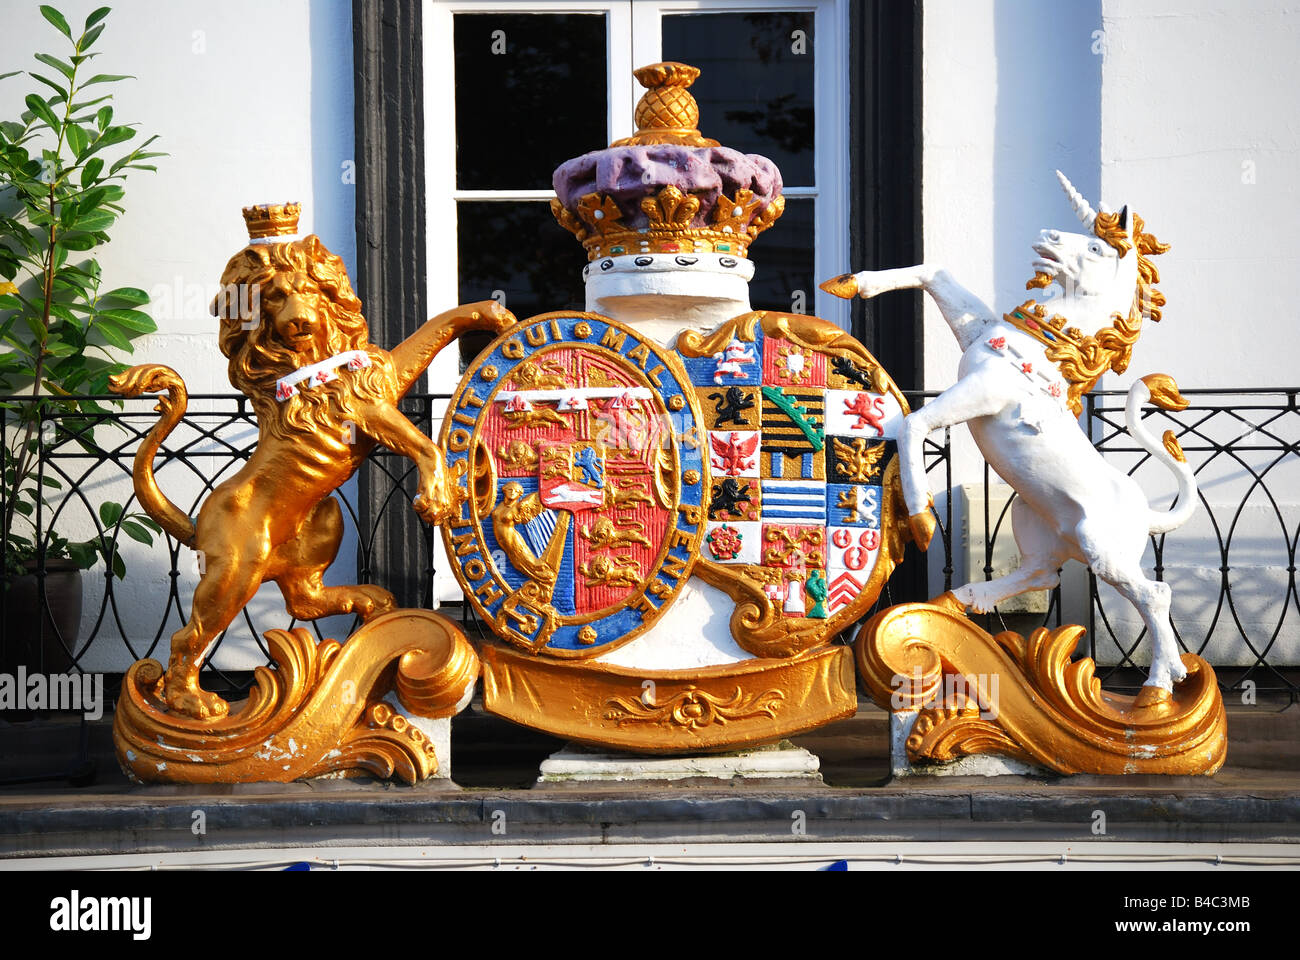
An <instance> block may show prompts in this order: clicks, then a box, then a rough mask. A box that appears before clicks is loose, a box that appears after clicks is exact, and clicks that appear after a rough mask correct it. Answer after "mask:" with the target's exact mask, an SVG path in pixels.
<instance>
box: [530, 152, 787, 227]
mask: <svg viewBox="0 0 1300 960" xmlns="http://www.w3.org/2000/svg"><path fill="white" fill-rule="evenodd" d="M647 173H648V174H649V176H646V174H647ZM551 182H552V184H553V186H554V187H555V193H556V195H557V196H558V197H559V198H560V202H561V203H562V204H564V206H565V207H567V208H568V209H569V210H576V209H577V205H578V200H579V199H580V198H581V197H583V196H585V195H586V194H589V193H595V194H599V195H601V196H608V197H610V198H612V199H613V201H614V202H615V203H616V204H618V208H619V210H620V211H621V212H622V214H623V223H624V224H626V225H627V226H629V227H632V228H633V229H638V230H639V229H642V228H643V227H645V226H646V225H647V224H648V223H649V219H650V218H649V217H647V216H646V214H645V213H644V212H643V211H642V210H641V201H642V199H643V198H645V197H652V196H654V195H656V194H657V193H658V192H659V191H660V190H662V189H663V188H664V187H667V186H675V187H677V189H679V190H681V191H682V193H684V194H687V195H694V196H697V197H699V198H700V209H699V211H698V212H697V213H696V215H695V217H694V218H693V219H692V220H691V226H694V227H703V226H708V225H709V224H711V223H712V222H713V209H714V207H715V206H716V205H717V202H718V197H719V196H720V195H725V196H727V197H729V198H731V199H732V200H734V199H735V198H736V191H738V190H752V191H753V192H754V199H755V200H760V201H762V204H763V206H762V207H760V208H759V209H760V210H761V209H763V208H764V207H766V206H767V205H768V204H769V203H771V202H772V201H773V200H775V199H776V198H777V197H779V196H780V195H781V171H780V170H778V169H777V167H776V164H775V163H773V162H772V161H771V160H769V159H767V157H762V156H759V155H758V154H755V153H748V154H747V153H741V152H740V151H738V150H732V149H731V148H730V147H687V146H682V145H680V144H674V143H663V144H651V145H645V146H623V147H609V148H607V149H605V150H593V151H592V152H591V153H584V154H583V155H582V156H580V157H575V158H573V159H572V160H568V161H566V162H564V163H562V164H560V166H558V167H557V168H556V170H555V174H554V176H553V177H552V181H551Z"/></svg>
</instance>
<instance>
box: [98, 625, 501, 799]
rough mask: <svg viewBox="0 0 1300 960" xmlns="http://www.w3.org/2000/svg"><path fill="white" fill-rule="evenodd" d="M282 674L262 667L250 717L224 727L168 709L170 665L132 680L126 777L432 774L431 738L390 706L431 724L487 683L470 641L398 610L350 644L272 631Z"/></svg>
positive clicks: (229, 779)
mask: <svg viewBox="0 0 1300 960" xmlns="http://www.w3.org/2000/svg"><path fill="white" fill-rule="evenodd" d="M266 639H267V642H268V644H269V646H270V650H271V657H272V659H273V660H274V661H275V666H274V668H271V667H258V668H257V671H256V674H255V676H256V684H255V686H254V687H253V689H252V690H251V691H250V692H249V696H248V699H247V700H246V701H245V702H244V704H243V706H242V708H239V709H235V710H232V711H231V715H230V716H227V717H222V718H221V719H219V720H195V719H192V718H190V717H186V716H182V715H179V714H176V713H173V712H169V711H168V710H167V709H166V707H165V704H164V703H163V701H162V700H160V699H159V696H158V692H159V683H160V680H161V678H162V674H163V668H162V665H161V664H160V663H158V661H156V660H138V661H136V662H135V663H134V664H132V666H131V668H130V669H129V670H128V671H127V673H126V676H125V678H124V680H123V684H122V695H121V699H120V700H119V701H118V705H117V712H116V714H115V715H114V718H113V743H114V747H115V749H116V752H117V758H118V762H119V763H120V764H121V765H122V769H123V770H125V771H126V772H127V773H128V774H129V775H132V776H134V777H135V778H136V779H138V780H142V781H145V782H153V783H251V782H260V781H273V782H281V783H285V782H289V781H292V780H299V779H304V778H310V777H320V776H329V775H334V776H358V775H364V774H370V775H372V776H375V777H380V778H384V779H386V778H389V777H393V776H397V777H400V778H401V779H402V780H404V781H405V782H406V783H416V782H418V781H420V780H424V779H427V778H428V777H431V776H433V775H434V774H435V773H436V772H437V769H438V760H437V756H436V754H435V752H434V746H433V743H432V742H431V741H430V740H429V739H428V737H427V736H425V734H424V732H423V731H422V730H420V729H419V728H418V727H417V726H415V725H414V724H412V723H411V722H410V721H409V720H408V719H407V718H406V716H404V715H403V714H402V713H401V712H399V711H398V709H396V708H395V707H394V706H393V704H392V703H390V702H387V701H386V700H385V699H384V698H385V696H386V695H387V694H388V693H389V692H395V693H396V695H397V699H398V701H399V702H400V704H401V705H402V707H403V708H404V709H405V710H406V711H407V712H408V713H411V714H415V715H417V716H421V717H432V718H439V717H449V716H451V715H452V714H453V713H455V712H456V708H457V707H458V706H459V705H460V703H461V701H462V700H463V699H464V698H465V694H466V693H468V691H469V689H470V688H471V687H472V686H473V684H474V682H475V681H476V680H477V679H478V673H479V661H478V657H477V655H476V654H475V653H474V648H473V647H471V646H470V644H469V641H467V640H466V639H465V635H464V634H463V633H461V631H460V630H459V629H458V628H457V627H456V626H455V625H454V624H453V623H452V622H451V621H449V620H447V619H446V618H444V617H441V616H439V615H438V614H436V613H432V612H430V611H427V610H395V611H393V612H392V613H387V614H384V615H383V616H379V617H376V618H375V619H373V620H371V621H369V622H368V623H366V624H364V625H363V626H362V627H361V628H360V629H359V630H358V631H357V632H356V633H355V634H353V635H352V636H351V637H350V638H349V639H348V641H347V643H345V644H340V643H339V642H338V641H336V640H325V641H322V642H321V643H319V644H318V643H317V642H316V640H315V639H314V638H313V637H312V636H311V634H310V633H308V632H307V630H305V629H303V628H302V627H297V628H295V629H293V630H271V631H268V632H267V634H266Z"/></svg>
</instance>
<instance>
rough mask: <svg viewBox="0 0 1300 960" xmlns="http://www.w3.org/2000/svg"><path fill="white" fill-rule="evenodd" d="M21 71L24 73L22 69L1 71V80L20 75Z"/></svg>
mask: <svg viewBox="0 0 1300 960" xmlns="http://www.w3.org/2000/svg"><path fill="white" fill-rule="evenodd" d="M20 73H22V71H21V70H10V71H9V72H8V73H0V80H8V79H9V78H10V77H16V76H18V74H20ZM11 139H12V138H11Z"/></svg>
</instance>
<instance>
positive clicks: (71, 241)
mask: <svg viewBox="0 0 1300 960" xmlns="http://www.w3.org/2000/svg"><path fill="white" fill-rule="evenodd" d="M54 245H55V246H57V247H62V248H64V249H65V250H90V249H91V248H92V247H95V246H98V245H99V241H98V240H96V239H95V238H94V237H93V236H92V235H90V234H88V233H65V234H64V235H63V236H61V237H59V239H58V240H56V241H54Z"/></svg>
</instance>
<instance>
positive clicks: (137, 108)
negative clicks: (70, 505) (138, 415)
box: [0, 0, 356, 670]
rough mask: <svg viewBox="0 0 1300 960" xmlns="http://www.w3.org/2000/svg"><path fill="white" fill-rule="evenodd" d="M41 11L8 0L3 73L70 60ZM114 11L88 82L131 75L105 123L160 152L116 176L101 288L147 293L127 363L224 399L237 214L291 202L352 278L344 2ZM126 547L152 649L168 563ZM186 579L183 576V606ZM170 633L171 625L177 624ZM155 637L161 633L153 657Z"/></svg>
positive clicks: (249, 656) (249, 0)
mask: <svg viewBox="0 0 1300 960" xmlns="http://www.w3.org/2000/svg"><path fill="white" fill-rule="evenodd" d="M56 5H57V6H58V7H59V8H60V9H61V10H62V11H63V12H64V14H65V15H66V16H67V18H68V21H69V22H70V24H72V26H73V30H74V33H76V34H79V33H80V29H79V28H80V26H81V24H82V23H83V22H84V21H85V17H86V15H87V14H88V13H90V11H92V10H94V9H95V8H97V7H99V6H101V5H102V4H101V3H100V2H98V0H72V2H69V0H63V2H58V3H56ZM37 6H38V4H37V3H36V2H31V3H22V4H18V3H11V4H7V5H6V9H5V29H4V30H3V31H0V72H4V71H7V70H14V69H19V68H22V69H36V70H38V71H39V70H41V69H43V68H42V67H41V65H40V64H39V63H38V62H37V61H35V60H34V59H33V58H32V54H33V53H35V52H51V53H55V54H57V55H59V56H65V47H64V44H66V40H65V39H64V38H63V37H62V36H60V35H59V34H58V33H57V32H56V31H55V30H54V28H53V27H52V26H50V25H49V24H47V23H46V21H45V20H44V18H42V17H41V15H40V13H39V12H38V10H37ZM112 6H113V12H112V13H111V14H110V15H109V17H108V19H107V21H106V23H107V29H106V30H105V31H104V33H103V35H102V36H101V37H100V39H99V41H98V42H97V43H96V45H95V49H96V50H97V51H99V53H100V56H99V58H98V59H96V60H94V61H92V62H91V65H92V66H93V68H94V70H93V71H92V72H101V73H123V74H133V75H134V76H135V77H136V79H135V80H130V81H126V82H124V83H122V84H120V85H118V92H117V94H116V98H115V100H114V104H113V105H114V110H115V121H132V122H137V123H138V124H139V125H140V128H141V129H142V130H144V131H146V132H148V133H157V134H159V135H160V139H159V140H158V142H157V147H156V149H161V150H165V151H167V152H168V153H170V154H171V156H169V157H162V158H159V160H158V161H157V164H158V173H157V174H149V173H147V172H139V171H136V172H134V174H133V176H132V177H131V179H130V180H129V181H128V182H127V195H126V199H125V201H124V204H125V207H126V211H127V212H126V215H125V216H123V217H122V218H121V219H120V221H119V222H118V224H117V226H116V227H115V228H114V230H113V232H112V236H113V241H112V243H111V244H109V245H108V246H107V247H106V248H104V249H103V251H102V254H101V257H100V259H101V263H102V265H103V268H104V274H105V277H106V279H107V280H108V282H109V285H110V286H125V285H131V286H138V287H142V288H144V289H146V290H149V291H150V292H151V293H152V294H153V296H154V300H155V304H154V306H153V307H152V308H149V309H150V312H151V313H152V315H153V316H154V318H155V319H156V320H157V322H158V326H159V332H158V333H157V334H155V335H152V336H150V337H147V338H145V339H143V340H141V341H137V346H136V357H137V358H138V359H140V360H141V361H145V360H148V361H161V362H164V363H167V364H169V365H171V366H172V367H174V368H175V369H176V370H177V371H178V372H180V374H181V375H182V376H183V377H184V378H185V381H186V383H187V384H188V385H189V389H190V391H191V393H230V392H231V387H230V384H229V382H228V381H227V379H226V361H225V358H224V357H222V356H221V354H220V351H219V350H218V348H217V341H216V321H215V320H214V319H213V318H212V317H211V316H210V315H209V314H208V310H207V306H208V303H209V302H210V300H211V297H212V294H213V293H214V292H215V288H216V282H217V279H218V278H219V277H220V275H221V270H222V268H223V267H224V266H225V264H226V261H227V260H228V259H229V258H230V257H231V256H232V255H233V254H234V253H236V252H238V251H239V249H240V248H241V247H242V246H243V244H244V243H245V242H246V240H247V233H246V232H245V229H244V222H243V218H242V217H241V215H240V208H241V207H243V206H245V205H248V204H250V203H258V202H266V201H275V200H301V201H302V202H303V205H304V217H303V222H302V227H303V232H308V231H312V232H315V233H317V234H319V235H320V236H321V238H322V239H323V240H324V242H325V244H326V246H328V247H329V248H330V249H331V250H332V251H334V252H335V253H337V254H338V255H340V256H341V257H342V258H343V260H344V261H345V262H346V263H347V265H348V268H349V270H352V269H353V268H354V266H355V254H356V239H355V231H354V228H353V213H354V196H353V193H354V189H355V188H354V187H353V186H352V185H351V184H350V183H344V182H343V177H342V172H343V164H344V163H345V161H349V160H351V159H352V156H353V138H352V129H353V123H352V25H351V5H350V4H349V3H348V2H347V0H313V2H311V3H308V2H307V0H222V2H221V3H212V2H210V0H171V2H168V3H157V2H146V0H118V2H116V3H113V4H112ZM39 87H40V84H39V83H37V82H36V81H32V80H30V79H27V78H23V77H11V78H9V79H7V80H4V81H0V115H3V116H5V117H13V118H15V119H16V117H17V114H18V113H19V112H20V110H21V109H22V108H21V106H20V105H21V103H22V96H23V95H24V94H26V93H29V92H31V90H32V89H33V88H39ZM106 89H107V88H105V87H91V88H90V90H101V91H103V90H106ZM177 476H178V475H177ZM160 480H161V481H162V482H163V484H164V486H165V487H166V489H167V492H168V493H169V494H171V495H172V496H173V498H174V499H176V500H177V501H178V502H182V500H183V495H184V494H185V493H186V492H187V491H186V490H185V486H184V485H183V484H180V483H179V481H178V480H171V481H169V480H168V473H167V472H164V473H162V474H161V475H160ZM169 483H172V484H175V486H168V484H169ZM86 492H87V495H88V496H89V497H90V498H91V499H92V500H93V501H95V502H98V500H100V499H116V500H119V501H121V500H124V499H125V497H126V495H127V494H128V493H129V486H128V485H126V484H123V483H116V484H113V485H111V486H104V485H99V484H91V485H88V486H87V489H86ZM80 530H85V531H86V532H85V533H81V532H79V531H80ZM65 532H66V533H68V534H72V535H74V536H87V535H89V528H88V526H87V524H86V522H85V519H84V517H81V518H78V517H76V516H74V517H72V522H71V524H70V526H69V528H68V529H67V530H65ZM123 539H124V540H125V538H123ZM137 547H138V549H137ZM354 550H355V547H354V546H350V545H349V544H348V543H345V544H344V546H343V548H342V550H341V551H340V555H341V556H342V557H344V558H345V560H350V558H351V557H352V556H353V551H354ZM124 553H125V557H126V560H127V564H128V568H129V575H128V578H127V580H126V581H125V582H124V584H122V585H119V587H118V588H117V591H116V592H117V594H118V597H119V609H118V614H119V616H120V617H121V618H122V620H123V623H124V625H125V626H126V627H127V633H128V635H129V636H130V637H131V639H132V641H133V643H137V644H139V642H140V641H141V639H142V638H143V639H144V641H145V644H146V645H147V643H148V641H149V640H151V639H152V635H153V630H154V628H155V627H156V625H157V623H158V621H159V619H160V615H161V611H162V604H163V598H164V596H165V591H166V589H167V581H166V577H165V576H163V574H162V571H163V559H162V558H163V556H164V555H163V554H162V552H161V550H160V549H158V550H155V551H154V552H153V553H150V552H149V551H147V550H146V549H145V548H143V547H139V545H137V544H135V543H133V542H128V544H127V549H126V550H124ZM348 565H349V566H350V565H351V564H350V563H349V564H348ZM195 579H196V576H194V575H191V576H190V577H188V578H183V582H182V584H181V593H182V596H183V597H185V598H186V599H188V591H189V590H190V589H191V588H192V585H193V582H194V580H195ZM85 582H86V587H87V589H86V598H85V600H86V606H85V610H86V613H85V617H84V622H83V632H86V631H88V630H89V629H90V627H91V626H92V625H93V622H94V618H95V616H97V613H98V609H99V606H100V598H101V597H102V591H103V585H102V579H101V577H99V576H91V575H87V576H86V581H85ZM255 604H256V607H257V609H258V610H259V611H267V612H268V613H269V612H270V611H274V610H276V609H277V606H278V610H279V613H278V617H279V619H271V618H270V616H267V617H264V618H263V619H262V622H263V623H264V624H265V625H266V626H284V625H287V619H286V618H285V614H284V612H283V605H282V604H281V603H280V601H279V597H278V591H276V590H275V588H274V587H271V588H269V590H267V589H264V590H263V593H262V594H261V595H260V597H259V599H258V600H257V601H255ZM110 623H111V619H110ZM178 625H179V622H178V621H176V620H175V617H174V615H173V621H172V628H173V629H174V627H175V626H178ZM146 626H147V627H148V636H147V637H144V636H143V631H144V629H145V627H146ZM101 633H106V634H107V637H105V639H104V641H101V642H98V643H97V644H96V645H95V647H94V648H93V649H94V650H95V651H96V654H97V655H96V656H95V657H92V658H91V659H90V660H87V661H84V662H83V666H85V667H86V668H87V669H92V670H94V669H100V670H121V669H124V668H125V667H126V666H127V665H128V663H129V662H130V657H129V655H128V654H127V652H126V650H125V648H124V647H123V646H122V645H121V644H120V643H110V642H107V639H108V637H112V636H115V635H116V634H117V630H116V628H115V627H111V626H108V625H106V626H105V627H104V628H101ZM233 636H234V633H233V632H232V638H233ZM243 636H244V637H247V630H246V629H245V630H244V631H243ZM166 642H167V638H166V636H164V637H163V640H162V649H163V650H164V651H165V649H166ZM223 651H224V656H222V657H220V658H219V660H218V663H219V664H220V665H222V666H225V667H228V668H235V667H240V666H245V665H248V664H251V663H254V662H256V663H260V662H262V658H261V657H260V655H255V654H253V653H252V652H251V650H250V645H249V644H248V643H239V644H230V643H228V644H227V646H226V647H223Z"/></svg>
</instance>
